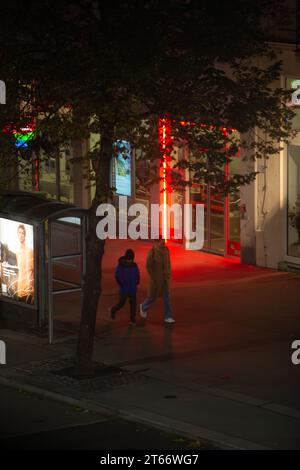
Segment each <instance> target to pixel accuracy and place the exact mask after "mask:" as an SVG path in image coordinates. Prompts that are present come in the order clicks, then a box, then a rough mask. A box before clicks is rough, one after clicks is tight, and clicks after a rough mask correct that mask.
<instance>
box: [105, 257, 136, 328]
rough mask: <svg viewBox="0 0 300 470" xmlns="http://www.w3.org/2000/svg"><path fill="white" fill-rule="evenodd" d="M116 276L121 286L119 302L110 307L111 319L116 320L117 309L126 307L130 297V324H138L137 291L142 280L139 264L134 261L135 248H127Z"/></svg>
mask: <svg viewBox="0 0 300 470" xmlns="http://www.w3.org/2000/svg"><path fill="white" fill-rule="evenodd" d="M115 278H116V281H117V283H118V284H119V287H120V290H119V302H118V303H117V304H116V305H114V306H113V307H110V309H109V312H110V316H111V319H112V320H115V318H116V313H117V311H118V310H120V309H121V308H122V307H124V305H125V303H126V300H127V298H128V299H129V303H130V324H131V325H136V320H135V316H136V292H137V286H138V284H139V282H140V271H139V268H138V265H137V264H136V263H135V262H134V251H133V250H131V249H129V250H127V251H126V253H125V256H121V258H119V263H118V266H117V268H116V272H115Z"/></svg>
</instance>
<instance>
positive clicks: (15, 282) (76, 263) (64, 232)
mask: <svg viewBox="0 0 300 470" xmlns="http://www.w3.org/2000/svg"><path fill="white" fill-rule="evenodd" d="M87 214H88V211H87V209H82V208H79V207H76V206H74V205H71V204H66V203H63V202H58V201H53V200H49V199H45V198H44V197H42V196H40V195H38V194H34V193H28V192H21V191H2V192H0V325H1V326H2V327H7V328H11V327H13V328H28V327H29V328H33V329H34V330H38V331H39V332H45V331H48V336H49V343H52V342H53V320H54V311H53V310H54V309H53V298H54V296H56V295H59V294H65V293H72V292H80V291H81V290H82V288H83V278H84V274H85V267H86V258H85V257H86V249H85V239H86V232H87ZM70 266H71V267H73V268H74V269H75V271H76V276H75V278H74V276H73V278H72V279H71V280H70V279H66V273H67V272H68V268H70ZM74 269H73V271H74ZM69 271H70V270H69Z"/></svg>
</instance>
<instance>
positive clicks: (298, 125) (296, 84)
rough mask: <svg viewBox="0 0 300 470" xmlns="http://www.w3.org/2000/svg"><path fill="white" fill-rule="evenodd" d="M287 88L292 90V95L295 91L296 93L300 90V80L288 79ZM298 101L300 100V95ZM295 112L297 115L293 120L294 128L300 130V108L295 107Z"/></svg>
mask: <svg viewBox="0 0 300 470" xmlns="http://www.w3.org/2000/svg"><path fill="white" fill-rule="evenodd" d="M286 88H287V89H288V90H291V93H292V92H293V90H294V91H295V90H297V89H300V78H287V79H286ZM298 99H300V93H299V96H298ZM293 111H294V112H295V113H296V115H295V117H294V118H293V126H292V127H293V129H294V130H300V106H293Z"/></svg>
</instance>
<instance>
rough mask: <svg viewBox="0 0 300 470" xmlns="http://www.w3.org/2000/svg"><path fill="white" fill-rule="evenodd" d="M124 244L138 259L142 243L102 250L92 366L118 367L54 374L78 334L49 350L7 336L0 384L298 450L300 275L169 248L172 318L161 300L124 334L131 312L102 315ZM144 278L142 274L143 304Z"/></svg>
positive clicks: (222, 439) (209, 434) (60, 310)
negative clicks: (83, 375) (170, 320)
mask: <svg viewBox="0 0 300 470" xmlns="http://www.w3.org/2000/svg"><path fill="white" fill-rule="evenodd" d="M129 244H130V246H132V247H133V248H134V249H135V251H136V255H137V256H136V260H137V262H138V263H139V264H140V265H141V267H142V266H143V264H144V259H145V255H146V252H147V250H148V248H149V245H148V244H147V243H144V242H128V241H126V242H124V241H123V242H121V241H115V242H110V243H109V244H108V246H107V253H106V255H105V262H104V283H103V287H104V292H103V296H102V301H101V303H100V306H99V312H98V318H97V329H96V340H95V351H94V360H95V361H97V362H99V363H100V364H103V365H107V366H114V367H115V370H113V371H112V373H110V374H107V375H99V376H98V377H96V378H95V379H89V380H87V379H86V380H85V381H80V382H79V381H77V380H74V379H72V378H70V377H68V376H67V375H63V374H64V372H61V371H62V370H64V369H67V368H68V367H69V366H70V364H71V358H72V356H73V355H74V351H75V347H76V339H69V341H67V342H64V343H60V342H57V343H56V344H54V345H52V346H49V345H47V342H46V340H45V339H41V338H36V337H34V336H30V335H28V334H22V333H16V332H12V331H8V330H5V331H1V333H0V337H1V339H3V340H5V341H6V344H7V363H8V365H7V366H1V367H0V383H5V384H9V385H11V386H15V387H18V388H23V389H26V390H28V391H32V392H38V393H42V394H44V395H46V396H49V397H52V398H54V399H58V400H63V401H66V402H68V403H76V404H77V405H79V406H81V407H84V408H91V409H94V410H99V411H101V412H107V413H113V414H119V415H121V416H123V417H126V418H128V419H132V420H136V421H140V422H144V423H147V424H151V425H154V426H157V427H159V428H162V429H167V430H172V431H176V432H177V433H181V434H182V435H186V436H188V437H200V438H204V439H208V440H210V441H212V442H213V443H214V444H215V445H217V446H219V447H221V448H234V449H240V448H242V449H256V448H273V449H296V448H298V449H299V448H300V399H299V385H300V380H299V379H300V366H298V367H297V366H294V365H293V364H292V363H291V359H290V357H291V343H292V341H293V340H294V339H299V338H300V331H299V324H300V322H299V316H300V312H299V305H300V289H299V287H300V277H299V276H298V275H296V274H290V273H278V272H276V271H272V270H267V269H259V268H257V267H251V266H243V265H241V264H239V263H237V262H236V261H230V260H225V259H223V258H221V257H216V256H210V255H206V254H204V253H198V252H196V253H194V252H184V251H183V250H182V249H181V248H180V247H179V246H172V247H171V257H172V265H173V273H174V276H173V283H172V298H173V305H174V316H175V318H176V323H175V324H174V325H172V326H170V325H167V326H165V325H164V323H163V318H162V312H161V307H162V305H161V304H160V303H159V302H158V303H157V305H155V307H153V309H152V310H151V311H150V312H149V318H148V319H147V321H146V322H143V321H142V320H141V319H139V323H138V326H137V327H136V328H132V327H129V326H128V318H129V313H128V311H127V309H125V310H124V311H122V312H120V314H119V317H118V318H117V320H116V321H115V322H112V321H111V320H110V319H109V318H108V315H107V309H108V306H109V305H111V304H112V303H113V302H114V301H115V299H116V295H117V289H116V287H115V285H114V283H113V270H114V266H115V262H116V260H117V258H118V256H119V254H120V253H122V251H123V250H124V248H125V247H126V248H127V246H128V245H129ZM146 281H147V277H146V274H145V271H144V269H142V284H141V286H140V292H139V297H140V299H143V296H144V295H145V292H146ZM74 297H75V296H74ZM74 297H73V298H72V299H71V298H70V296H69V297H67V296H66V297H65V298H63V299H60V301H59V302H60V303H59V304H57V305H56V319H57V321H58V324H60V325H63V326H64V328H67V329H68V330H70V331H71V330H72V329H73V331H74V332H75V331H76V328H77V326H78V325H77V322H78V318H79V309H78V308H77V310H76V302H77V301H76V299H74ZM77 306H78V302H77ZM57 339H58V336H57ZM57 371H59V373H57Z"/></svg>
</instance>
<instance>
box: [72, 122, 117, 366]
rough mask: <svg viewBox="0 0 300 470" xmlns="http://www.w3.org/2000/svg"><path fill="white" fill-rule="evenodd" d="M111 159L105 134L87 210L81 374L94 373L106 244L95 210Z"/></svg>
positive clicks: (104, 196)
mask: <svg viewBox="0 0 300 470" xmlns="http://www.w3.org/2000/svg"><path fill="white" fill-rule="evenodd" d="M111 158H112V135H111V133H110V132H109V131H108V132H107V133H106V134H104V135H103V130H102V135H101V150H100V152H99V157H98V159H97V161H94V162H93V168H94V171H95V178H96V194H95V198H94V200H93V202H92V205H91V208H90V210H89V217H88V234H87V240H86V250H87V253H86V274H85V277H84V285H83V302H82V311H81V320H80V327H79V338H78V344H77V357H76V366H77V368H78V370H79V371H80V372H81V373H82V374H88V375H90V374H91V373H92V372H93V363H92V356H93V346H94V336H95V328H96V317H97V308H98V303H99V298H100V295H101V280H102V258H103V255H104V246H105V240H100V239H99V238H98V237H97V234H96V226H97V223H98V222H99V218H98V217H96V209H97V207H98V205H99V204H101V203H103V202H108V198H109V192H110V161H111Z"/></svg>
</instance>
